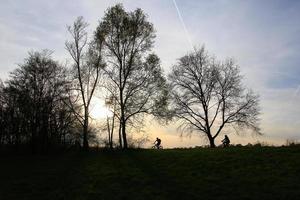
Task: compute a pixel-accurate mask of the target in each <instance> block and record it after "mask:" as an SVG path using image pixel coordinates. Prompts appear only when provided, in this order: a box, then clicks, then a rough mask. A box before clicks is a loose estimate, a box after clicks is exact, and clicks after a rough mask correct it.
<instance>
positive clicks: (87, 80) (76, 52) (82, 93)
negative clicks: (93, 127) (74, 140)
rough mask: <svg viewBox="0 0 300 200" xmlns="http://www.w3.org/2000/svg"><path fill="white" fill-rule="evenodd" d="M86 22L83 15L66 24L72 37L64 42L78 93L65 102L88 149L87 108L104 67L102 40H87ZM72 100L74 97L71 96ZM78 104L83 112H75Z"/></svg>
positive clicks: (74, 89)
mask: <svg viewBox="0 0 300 200" xmlns="http://www.w3.org/2000/svg"><path fill="white" fill-rule="evenodd" d="M87 26H88V24H87V23H86V22H85V21H84V19H83V17H78V18H77V19H76V21H75V22H74V24H73V25H72V26H68V31H69V33H70V34H71V37H72V39H71V40H70V41H67V42H66V49H67V50H68V52H69V54H70V56H71V57H72V59H73V61H74V65H73V70H72V71H73V74H74V76H73V80H74V81H73V86H74V88H73V90H72V95H74V94H73V93H78V95H77V96H79V97H80V98H75V99H76V100H79V101H80V103H79V104H78V101H75V102H74V101H72V100H70V101H69V102H68V103H69V104H67V105H69V106H70V107H71V108H72V110H73V111H74V113H75V115H76V117H77V119H78V121H79V122H80V123H81V125H82V127H83V148H84V149H85V150H87V149H88V147H89V144H88V132H89V109H90V104H91V101H92V98H93V96H94V93H95V90H96V89H97V86H98V83H99V80H100V75H101V69H102V68H103V67H104V65H103V63H102V55H101V54H102V41H101V39H98V40H97V43H95V42H91V43H90V44H88V41H87V32H86V28H87ZM73 100H74V98H73ZM74 104H76V105H80V107H81V108H82V111H83V114H82V113H80V112H76V111H75V110H76V109H75V106H74Z"/></svg>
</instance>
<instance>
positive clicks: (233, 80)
mask: <svg viewBox="0 0 300 200" xmlns="http://www.w3.org/2000/svg"><path fill="white" fill-rule="evenodd" d="M169 81H170V84H171V87H172V102H173V104H172V105H173V109H174V114H175V117H176V118H177V119H179V120H180V122H181V127H182V128H183V130H185V131H189V132H194V131H196V132H198V133H200V134H204V135H206V137H207V138H208V140H209V143H210V146H211V147H215V139H216V138H217V137H218V136H219V135H220V133H221V131H222V130H223V129H224V128H225V127H228V126H232V127H234V128H235V130H241V129H240V128H249V129H252V130H253V131H254V132H256V133H260V131H259V126H258V122H259V118H258V115H259V97H258V96H257V95H255V94H254V93H253V92H252V91H251V90H248V89H246V88H245V87H243V85H242V82H241V81H242V76H241V75H240V71H239V67H238V66H237V65H236V64H235V63H234V61H233V60H232V59H227V60H226V61H224V62H219V61H217V60H216V59H215V58H214V57H212V56H210V55H209V54H208V53H207V51H206V50H205V48H204V47H202V48H200V49H197V50H195V52H193V53H190V54H188V55H185V56H183V57H182V58H180V59H179V61H178V63H177V64H176V65H175V66H174V67H173V69H172V72H171V73H170V74H169Z"/></svg>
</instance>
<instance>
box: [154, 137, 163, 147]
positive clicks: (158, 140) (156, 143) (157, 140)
mask: <svg viewBox="0 0 300 200" xmlns="http://www.w3.org/2000/svg"><path fill="white" fill-rule="evenodd" d="M154 144H155V146H156V148H157V149H159V148H160V144H161V139H159V138H156V140H155V142H154Z"/></svg>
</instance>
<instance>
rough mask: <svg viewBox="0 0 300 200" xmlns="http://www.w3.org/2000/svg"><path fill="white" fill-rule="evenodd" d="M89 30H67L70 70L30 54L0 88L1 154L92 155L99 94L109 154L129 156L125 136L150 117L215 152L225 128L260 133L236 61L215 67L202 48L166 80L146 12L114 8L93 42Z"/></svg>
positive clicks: (81, 25) (254, 102) (254, 103)
mask: <svg viewBox="0 0 300 200" xmlns="http://www.w3.org/2000/svg"><path fill="white" fill-rule="evenodd" d="M87 27H88V23H87V22H85V21H84V19H83V18H82V17H78V18H77V19H76V20H75V22H74V23H73V24H72V25H70V26H68V27H67V29H68V31H69V36H70V37H69V38H66V43H65V46H66V51H67V52H68V53H69V59H70V60H71V62H70V63H69V64H70V65H69V66H63V65H61V64H60V63H59V62H57V61H55V60H54V59H53V58H52V57H51V51H49V50H43V51H40V52H30V53H29V55H28V57H27V58H25V60H24V62H23V63H22V64H20V65H19V66H18V67H17V69H15V70H14V71H13V72H11V74H10V77H9V79H8V80H7V81H5V82H4V83H3V82H0V145H1V146H13V147H14V148H19V147H20V146H26V147H31V149H32V151H33V152H46V151H48V150H49V149H52V148H57V147H70V146H74V145H76V146H82V147H83V149H84V150H87V149H88V148H89V146H91V145H90V143H91V142H93V141H94V139H95V134H94V133H95V131H94V129H93V127H92V125H91V117H90V111H91V106H90V105H91V102H92V99H93V98H94V96H95V94H102V96H103V97H104V98H105V102H106V106H107V108H108V109H110V110H111V113H112V114H111V115H110V116H107V119H106V120H105V126H104V128H102V129H101V130H102V131H103V130H104V132H106V133H107V138H108V139H107V143H108V146H109V147H110V148H113V147H119V148H123V149H127V148H128V146H129V144H128V143H129V142H128V133H129V132H138V131H139V130H140V129H141V128H142V127H143V125H144V123H143V122H144V117H145V116H146V115H148V116H149V115H150V116H152V117H154V118H155V119H158V120H159V121H160V122H167V121H169V120H173V119H175V120H177V122H178V123H180V124H181V127H182V128H183V130H185V131H188V132H190V133H192V132H196V133H199V134H203V135H204V136H205V137H206V138H207V139H208V140H209V143H210V146H211V147H215V138H216V137H217V136H218V135H220V133H221V131H222V130H223V128H228V127H234V129H235V130H237V129H238V128H250V129H252V130H254V131H255V132H259V128H258V124H257V122H258V120H259V119H258V117H257V116H258V114H259V109H258V96H257V95H255V94H254V93H253V92H252V91H250V90H247V89H246V88H245V87H244V86H243V85H242V83H241V80H242V78H241V76H240V74H239V68H238V66H237V65H236V64H235V63H234V62H233V60H232V59H229V60H226V61H218V60H216V58H215V57H213V56H210V55H209V54H208V53H207V52H206V50H205V49H204V47H203V48H201V49H199V50H197V49H195V51H194V52H192V53H190V54H187V55H185V56H183V57H182V58H180V59H179V60H178V62H177V64H176V65H174V66H173V68H172V71H171V73H170V74H169V76H168V79H167V78H166V76H165V75H164V73H163V70H162V68H161V66H160V59H159V57H158V56H157V55H156V54H155V53H154V52H153V44H154V39H155V37H156V35H155V30H154V27H153V24H152V23H150V22H149V21H148V18H147V15H146V14H145V13H144V12H143V11H142V10H141V9H136V10H134V11H132V12H126V11H125V10H124V8H123V6H122V5H121V4H117V5H115V6H113V7H111V8H108V9H107V11H106V12H105V15H104V17H103V18H102V19H101V20H100V22H99V25H98V26H97V28H96V30H95V31H94V33H93V37H88V33H87V31H86V29H87ZM90 38H91V39H90ZM215 130H216V131H215ZM214 131H215V133H213V132H214ZM141 141H144V140H140V142H141Z"/></svg>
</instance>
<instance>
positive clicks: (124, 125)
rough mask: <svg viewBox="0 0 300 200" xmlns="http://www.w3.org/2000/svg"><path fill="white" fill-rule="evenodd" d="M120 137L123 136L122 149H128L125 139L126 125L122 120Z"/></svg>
mask: <svg viewBox="0 0 300 200" xmlns="http://www.w3.org/2000/svg"><path fill="white" fill-rule="evenodd" d="M122 136H123V145H124V146H123V149H127V148H128V144H127V137H126V123H125V120H122Z"/></svg>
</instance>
